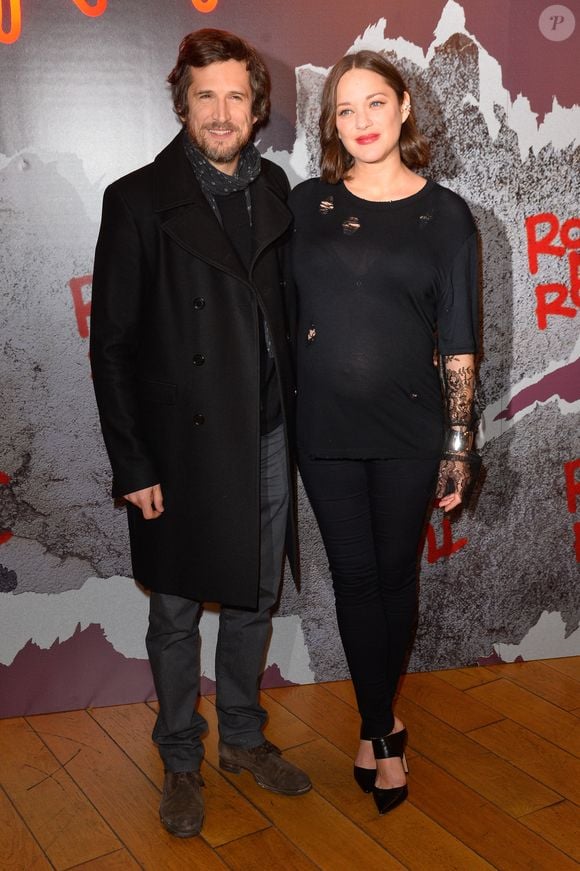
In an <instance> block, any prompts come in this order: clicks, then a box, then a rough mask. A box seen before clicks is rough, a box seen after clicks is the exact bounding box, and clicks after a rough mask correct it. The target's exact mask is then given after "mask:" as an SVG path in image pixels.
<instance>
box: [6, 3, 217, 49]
mask: <svg viewBox="0 0 580 871" xmlns="http://www.w3.org/2000/svg"><path fill="white" fill-rule="evenodd" d="M218 2H219V0H191V5H192V6H193V8H194V9H197V11H198V12H213V11H214V9H215V8H216V7H217V5H218ZM73 3H74V5H75V6H76V7H77V9H80V11H81V12H82V13H83V15H86V16H88V17H89V18H99V17H100V16H101V15H102V14H103V13H104V12H106V10H107V5H108V0H73ZM5 7H7V8H8V9H9V10H10V28H9V29H8V30H6V29H5V24H4V9H5ZM21 32H22V0H0V43H2V42H3V43H4V45H10V44H11V43H12V42H16V41H17V40H18V39H20V34H21Z"/></svg>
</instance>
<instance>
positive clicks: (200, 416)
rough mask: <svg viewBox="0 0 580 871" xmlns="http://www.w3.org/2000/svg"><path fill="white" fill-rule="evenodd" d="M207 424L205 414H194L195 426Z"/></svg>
mask: <svg viewBox="0 0 580 871" xmlns="http://www.w3.org/2000/svg"><path fill="white" fill-rule="evenodd" d="M204 423H205V416H204V415H203V414H194V415H193V425H194V426H203V425H204Z"/></svg>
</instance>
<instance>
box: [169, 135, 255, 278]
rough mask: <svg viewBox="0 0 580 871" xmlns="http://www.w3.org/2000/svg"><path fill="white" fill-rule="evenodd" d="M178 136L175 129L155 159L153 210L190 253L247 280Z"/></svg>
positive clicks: (172, 236) (176, 239)
mask: <svg viewBox="0 0 580 871" xmlns="http://www.w3.org/2000/svg"><path fill="white" fill-rule="evenodd" d="M181 136H182V134H181V133H178V135H177V136H176V137H175V139H174V140H173V141H172V142H170V143H169V145H168V146H167V148H165V149H164V150H163V151H162V152H161V153H160V154H159V155H158V156H157V158H156V159H155V171H156V186H157V195H156V212H157V213H158V214H159V217H160V222H161V228H162V230H163V231H164V232H165V233H167V235H168V236H171V238H172V239H174V240H175V241H176V242H177V243H178V244H179V245H181V247H182V248H184V249H185V250H186V251H188V252H189V253H190V254H192V255H193V256H194V257H196V258H199V259H200V260H204V261H206V263H210V264H211V265H212V266H216V267H217V268H218V269H221V270H223V271H224V272H228V273H230V274H232V275H235V276H236V277H237V278H241V279H242V280H244V281H247V280H248V277H247V275H246V273H245V271H244V268H243V266H242V264H241V263H240V261H239V258H238V256H237V254H236V252H235V250H234V248H233V247H232V244H231V243H230V240H229V239H228V237H227V235H226V234H225V233H224V231H223V229H222V227H221V226H220V223H219V221H218V219H217V218H216V216H215V214H214V212H213V209H212V208H211V206H210V205H209V203H208V201H207V200H206V198H205V196H204V195H203V192H202V190H201V188H200V186H199V183H198V181H197V179H196V177H195V173H194V172H193V169H192V168H191V165H190V163H189V161H188V160H187V156H186V154H185V151H184V149H183V144H182V140H181Z"/></svg>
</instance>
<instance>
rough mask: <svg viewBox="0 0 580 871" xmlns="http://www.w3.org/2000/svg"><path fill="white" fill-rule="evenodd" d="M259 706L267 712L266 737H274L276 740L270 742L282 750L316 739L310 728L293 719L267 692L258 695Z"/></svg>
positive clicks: (295, 718) (315, 734)
mask: <svg viewBox="0 0 580 871" xmlns="http://www.w3.org/2000/svg"><path fill="white" fill-rule="evenodd" d="M260 704H261V705H263V707H264V708H265V709H266V711H267V712H268V722H267V723H266V729H265V731H266V734H267V735H268V736H272V735H275V736H276V738H275V739H274V738H272V739H271V740H272V741H274V743H275V744H277V745H278V747H280V748H281V749H282V750H286V749H289V748H290V747H296V746H298V745H299V744H304V743H306V742H307V741H313V740H314V739H315V738H317V737H318V734H317V733H316V732H315V731H314V729H312V728H310V726H308V725H307V724H306V723H305V722H303V721H302V720H300V719H299V718H298V717H295V716H294V714H292V713H291V712H290V711H289V710H288V709H287V708H285V707H284V705H281V704H280V703H279V702H278V701H276V699H275V698H273V696H272V695H271V694H270V693H269V691H263V692H261V693H260Z"/></svg>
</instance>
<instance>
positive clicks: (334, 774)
mask: <svg viewBox="0 0 580 871" xmlns="http://www.w3.org/2000/svg"><path fill="white" fill-rule="evenodd" d="M301 759H302V762H303V764H304V767H305V769H306V770H307V771H308V772H309V774H310V775H311V777H312V780H313V783H314V786H315V789H316V790H317V792H319V793H320V794H321V795H322V796H324V798H325V799H327V801H329V802H330V803H331V804H333V805H334V806H335V807H336V808H337V809H338V810H340V811H341V812H342V813H344V814H345V815H346V816H348V817H349V819H351V820H352V821H353V822H354V823H355V824H356V825H357V826H358V827H359V828H361V829H363V830H364V831H365V832H366V833H367V834H369V835H371V837H373V838H374V839H375V840H376V841H377V842H378V843H379V844H381V845H382V846H383V847H384V848H385V849H387V850H388V851H389V853H391V854H392V855H393V856H395V857H396V858H397V859H398V860H399V862H401V863H402V865H404V866H405V867H406V868H416V869H419V868H428V869H429V871H452V869H453V871H465V869H466V868H469V869H470V871H479V869H482V871H483V869H490V868H491V867H492V866H491V865H489V864H488V863H487V862H485V861H484V860H483V859H481V858H480V857H479V856H477V855H476V853H474V852H473V851H472V850H470V849H469V848H468V847H466V846H465V845H464V844H463V843H462V842H461V841H459V840H458V839H457V838H455V837H454V836H453V835H452V834H450V833H449V832H447V831H446V830H445V829H444V828H443V827H442V826H440V825H438V824H437V823H436V822H434V821H433V820H432V819H431V818H430V817H428V816H426V814H424V813H423V812H422V811H421V810H419V809H418V808H417V807H415V805H414V803H413V796H412V791H411V800H410V801H408V802H405V803H404V804H402V805H401V806H400V807H399V808H397V809H396V810H395V811H393V812H392V813H390V814H389V815H388V816H387V817H380V816H379V814H378V812H377V810H376V807H375V804H374V801H373V798H372V796H371V795H365V794H364V793H363V792H362V791H361V790H360V789H359V787H358V786H357V785H356V784H355V782H354V780H353V776H352V761H351V760H350V759H349V757H348V756H346V754H344V753H342V752H341V751H340V750H338V749H337V748H336V747H333V746H332V744H330V743H329V742H328V741H326V740H325V739H323V738H321V739H319V740H318V741H313V742H311V743H310V744H308V745H305V746H304V747H303V748H302V751H301ZM413 765H414V763H413ZM413 765H411V775H410V780H411V782H412V771H413Z"/></svg>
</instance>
